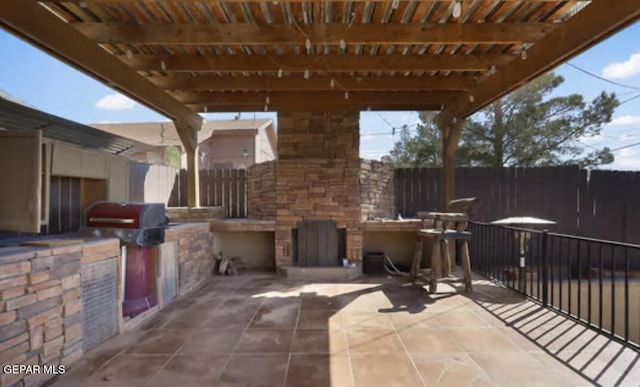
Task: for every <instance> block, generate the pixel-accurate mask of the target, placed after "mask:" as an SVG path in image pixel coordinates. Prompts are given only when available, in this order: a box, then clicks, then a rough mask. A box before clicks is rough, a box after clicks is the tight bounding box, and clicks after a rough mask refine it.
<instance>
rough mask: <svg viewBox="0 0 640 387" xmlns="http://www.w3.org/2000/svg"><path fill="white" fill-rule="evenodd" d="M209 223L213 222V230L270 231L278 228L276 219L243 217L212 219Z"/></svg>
mask: <svg viewBox="0 0 640 387" xmlns="http://www.w3.org/2000/svg"><path fill="white" fill-rule="evenodd" d="M209 223H210V224H211V231H212V232H232V231H236V232H238V231H240V232H242V231H256V232H261V231H266V232H269V231H275V230H276V221H275V220H264V219H250V218H241V219H220V220H212V221H209Z"/></svg>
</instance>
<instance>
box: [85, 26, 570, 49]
mask: <svg viewBox="0 0 640 387" xmlns="http://www.w3.org/2000/svg"><path fill="white" fill-rule="evenodd" d="M73 26H74V27H75V28H76V29H78V30H79V31H80V32H82V33H83V34H84V35H86V36H87V37H88V38H89V39H91V40H93V41H94V42H96V43H110V44H120V43H122V44H163V45H164V44H189V45H198V44H201V45H264V44H301V45H304V44H305V42H306V40H307V39H309V40H310V41H311V43H312V44H330V45H338V44H340V41H341V40H344V42H345V43H347V44H512V43H531V42H535V41H537V40H539V39H540V38H542V37H543V36H545V34H547V33H549V31H552V30H553V29H555V28H556V26H557V24H554V23H497V24H496V23H446V24H441V23H433V24H423V25H410V24H396V23H393V24H392V23H387V24H353V25H349V26H348V25H345V24H324V23H317V24H311V25H302V26H294V25H291V24H266V25H256V24H253V23H224V24H220V23H219V24H160V23H145V24H132V23H109V24H106V23H74V24H73Z"/></svg>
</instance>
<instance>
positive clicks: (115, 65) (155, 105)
mask: <svg viewBox="0 0 640 387" xmlns="http://www.w3.org/2000/svg"><path fill="white" fill-rule="evenodd" d="M0 26H1V27H3V28H5V29H7V30H9V31H11V32H13V33H14V34H15V35H16V36H19V37H21V38H22V39H24V40H26V41H28V42H30V43H32V44H34V45H35V46H37V47H39V48H41V49H43V50H45V51H46V52H48V53H50V54H51V55H53V56H55V57H56V58H58V59H60V60H62V61H64V62H66V63H68V64H70V65H71V66H73V67H75V68H76V69H78V70H80V71H82V72H84V73H85V74H88V75H90V76H92V77H93V78H96V79H98V80H99V81H101V82H103V83H105V84H107V85H109V86H111V87H113V88H115V89H117V90H119V91H120V92H122V93H123V94H125V95H127V96H129V97H131V98H133V99H134V100H137V101H139V102H140V103H142V104H143V105H145V106H148V107H149V108H151V109H153V110H155V111H157V112H159V113H160V114H163V115H165V116H167V117H170V118H172V119H174V120H176V121H179V122H181V123H184V124H185V125H186V126H187V127H189V128H191V129H193V130H199V129H200V126H201V124H202V118H201V117H200V116H199V115H198V114H197V113H195V112H194V111H192V110H190V109H188V108H187V107H186V106H184V105H183V104H181V103H180V102H178V101H177V100H175V99H174V98H172V97H171V96H169V95H168V94H166V93H163V92H162V90H160V89H159V88H158V87H157V86H155V85H154V84H153V83H151V82H150V81H148V80H147V79H145V78H144V77H143V76H141V75H139V74H137V73H136V72H135V71H132V70H131V69H130V68H128V67H127V66H126V65H125V64H123V63H122V62H121V61H119V60H118V59H117V58H114V57H113V56H112V55H111V54H109V53H108V52H107V51H105V50H103V49H101V48H100V47H98V46H96V45H95V44H94V43H92V42H91V41H89V40H88V39H87V38H85V37H84V36H82V35H81V34H79V33H78V32H77V31H76V30H74V29H73V28H72V27H71V26H70V25H69V24H67V23H64V22H63V21H61V20H60V19H59V18H57V17H56V16H55V15H54V14H53V13H51V12H49V11H48V10H46V9H45V8H43V7H42V6H41V5H39V4H38V3H37V2H35V1H31V0H29V1H25V0H2V1H0Z"/></svg>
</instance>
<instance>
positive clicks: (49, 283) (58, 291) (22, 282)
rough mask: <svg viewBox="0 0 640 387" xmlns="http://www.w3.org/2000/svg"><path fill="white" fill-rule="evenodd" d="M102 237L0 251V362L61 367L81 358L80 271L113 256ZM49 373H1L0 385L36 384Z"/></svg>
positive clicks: (111, 243) (111, 242) (110, 242)
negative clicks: (68, 243) (82, 242)
mask: <svg viewBox="0 0 640 387" xmlns="http://www.w3.org/2000/svg"><path fill="white" fill-rule="evenodd" d="M118 246H119V242H118V241H117V240H115V239H105V240H99V241H95V242H88V243H84V244H77V245H71V246H64V247H55V248H34V247H15V248H2V249H0V262H1V265H0V297H1V301H0V363H2V365H5V364H9V365H11V364H23V365H64V366H65V367H70V366H71V365H73V364H74V363H76V362H77V361H78V360H79V359H80V358H81V357H82V355H83V345H82V343H83V327H82V319H81V310H82V287H81V269H82V266H83V265H84V264H88V263H93V262H98V261H101V260H105V259H111V258H114V257H116V256H118V254H119V247H118ZM54 376H55V375H53V374H48V375H47V374H31V375H27V374H4V373H2V376H0V385H2V386H12V385H14V384H18V385H24V386H34V385H41V384H43V383H44V382H46V381H47V380H49V379H51V378H53V377H54Z"/></svg>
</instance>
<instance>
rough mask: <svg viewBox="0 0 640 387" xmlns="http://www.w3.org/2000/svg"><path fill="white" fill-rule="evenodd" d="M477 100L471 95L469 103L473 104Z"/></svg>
mask: <svg viewBox="0 0 640 387" xmlns="http://www.w3.org/2000/svg"><path fill="white" fill-rule="evenodd" d="M475 100H476V98H475V97H474V96H473V94H469V102H470V103H473V102H474V101H475Z"/></svg>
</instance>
